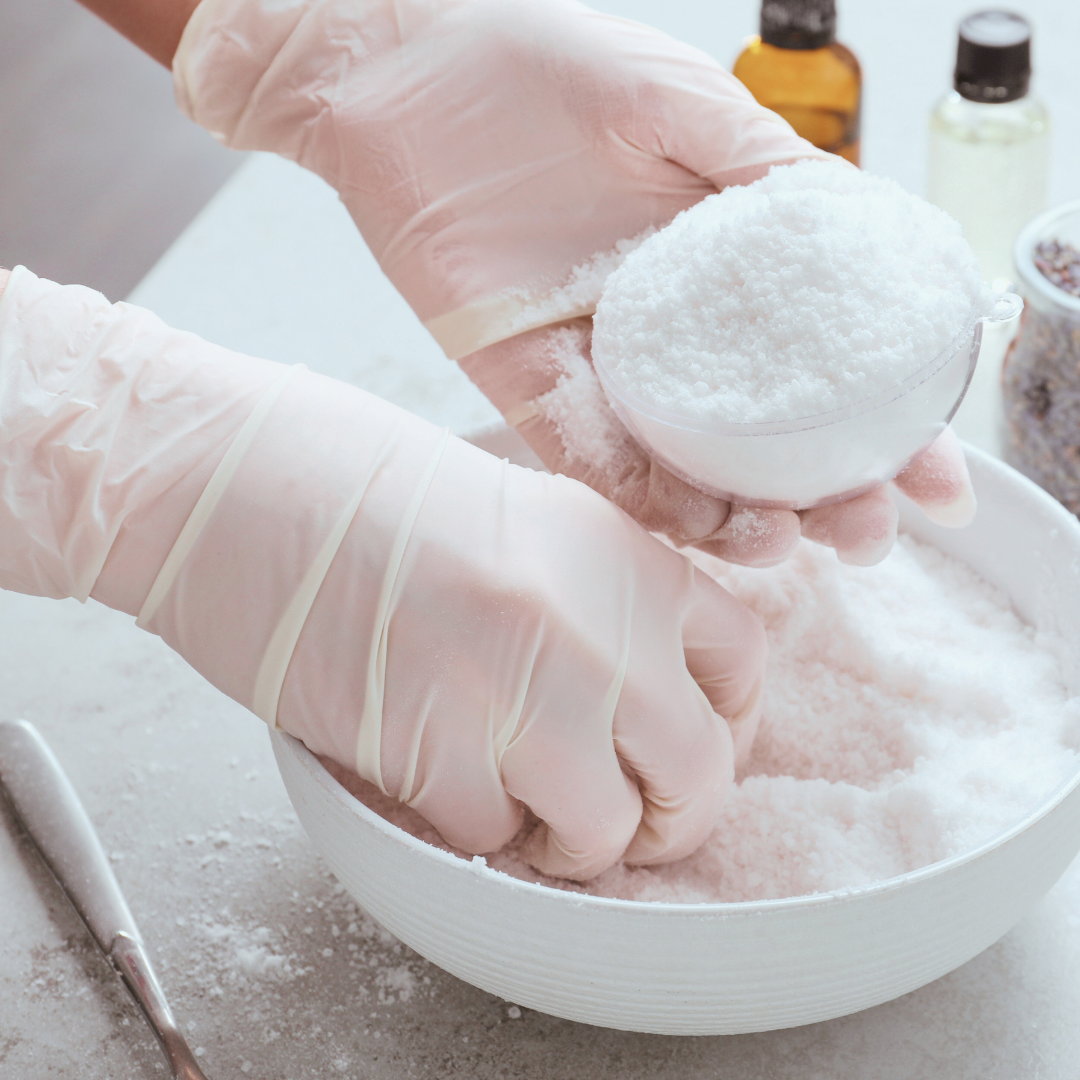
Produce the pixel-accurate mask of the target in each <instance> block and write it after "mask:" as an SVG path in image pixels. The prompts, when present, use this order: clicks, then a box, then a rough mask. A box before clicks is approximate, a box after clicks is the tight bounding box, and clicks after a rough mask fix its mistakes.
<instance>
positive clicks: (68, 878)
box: [0, 720, 207, 1080]
mask: <svg viewBox="0 0 1080 1080" xmlns="http://www.w3.org/2000/svg"><path fill="white" fill-rule="evenodd" d="M0 786H2V787H3V788H4V790H5V791H6V792H7V796H8V799H9V800H10V802H11V805H12V808H13V809H14V811H15V814H16V816H17V817H18V819H19V821H20V822H21V823H22V825H23V827H24V828H25V829H26V831H27V833H29V835H30V838H31V839H32V840H33V841H34V843H35V845H36V846H37V849H38V851H40V852H41V855H42V858H44V860H45V862H46V864H47V865H48V867H49V869H50V870H51V871H52V872H53V874H54V875H55V876H56V880H57V881H58V882H59V883H60V887H61V888H62V889H63V890H64V892H65V893H66V895H67V898H68V899H69V900H70V901H71V903H72V906H73V907H74V908H75V910H76V911H77V912H78V913H79V916H80V917H81V919H82V921H83V922H84V923H86V928H87V929H88V930H89V931H90V933H91V934H92V935H93V938H94V940H95V941H96V942H97V943H98V946H99V948H100V949H101V951H102V952H103V953H104V954H105V956H106V957H107V958H108V959H109V960H110V961H112V963H113V965H114V966H115V967H116V970H117V971H118V972H119V973H120V977H121V978H122V979H123V980H124V985H125V986H126V987H127V988H128V990H129V991H130V993H131V996H132V997H133V998H134V999H135V1000H136V1002H138V1004H139V1007H140V1008H141V1009H142V1011H143V1015H144V1016H145V1017H146V1020H147V1023H149V1025H150V1027H151V1028H153V1030H154V1034H155V1035H157V1037H158V1040H159V1041H160V1043H161V1048H162V1050H164V1051H165V1056H166V1057H167V1058H168V1059H169V1066H170V1068H171V1069H172V1072H173V1076H175V1077H177V1080H207V1078H206V1076H205V1074H204V1073H203V1071H202V1070H201V1069H200V1068H199V1066H198V1065H197V1064H196V1063H195V1057H194V1055H193V1054H192V1052H191V1050H190V1048H189V1047H188V1044H187V1043H186V1042H185V1041H184V1037H183V1036H182V1035H181V1034H180V1031H179V1029H178V1028H177V1026H176V1021H175V1020H174V1019H173V1014H172V1011H171V1010H170V1009H169V1005H168V1002H167V1001H166V1000H165V995H164V993H163V992H162V990H161V986H160V985H159V984H158V981H157V977H156V976H155V975H154V969H153V968H152V967H151V966H150V961H149V959H148V958H147V955H146V951H145V949H144V947H143V942H142V937H141V936H140V934H139V928H138V927H137V926H136V925H135V919H134V917H133V916H132V914H131V911H130V910H129V908H128V906H127V901H126V900H125V899H124V894H123V893H122V892H121V891H120V886H119V885H118V884H117V881H116V878H115V877H114V876H113V872H112V869H111V867H110V866H109V862H108V860H107V859H106V858H105V852H104V851H102V849H101V841H99V840H98V837H97V833H96V832H94V826H93V825H91V824H90V819H89V818H88V817H87V816H86V811H85V810H84V809H83V806H82V803H81V802H79V796H78V795H76V794H75V789H74V788H73V787H72V786H71V781H70V780H68V778H67V775H66V774H65V773H64V770H63V769H62V768H61V767H60V763H59V762H58V761H57V760H56V758H55V757H54V756H53V752H52V751H51V750H50V749H49V747H48V744H47V743H46V742H45V740H44V739H43V738H42V737H41V736H40V735H39V734H38V732H37V730H36V728H34V726H33V725H32V724H29V723H27V722H26V721H25V720H4V721H0Z"/></svg>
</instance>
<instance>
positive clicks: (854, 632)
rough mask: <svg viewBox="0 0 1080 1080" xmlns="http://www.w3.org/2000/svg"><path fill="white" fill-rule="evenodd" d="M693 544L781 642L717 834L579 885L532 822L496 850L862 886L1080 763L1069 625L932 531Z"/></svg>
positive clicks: (962, 840) (977, 832) (943, 853)
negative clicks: (769, 545)
mask: <svg viewBox="0 0 1080 1080" xmlns="http://www.w3.org/2000/svg"><path fill="white" fill-rule="evenodd" d="M692 558H694V560H695V562H697V563H698V565H700V566H701V567H702V568H703V569H705V570H706V571H707V572H708V573H710V574H712V575H713V576H714V577H715V578H717V580H719V581H720V582H721V584H723V585H724V586H726V587H727V588H728V589H730V590H731V591H732V592H733V593H735V595H737V596H739V597H740V598H741V599H742V600H743V601H744V602H745V603H747V604H748V605H749V606H750V607H751V608H753V610H754V611H756V612H757V614H758V615H759V616H760V618H761V619H762V621H763V622H764V624H765V627H766V629H767V631H768V635H769V640H770V647H771V654H770V661H769V663H770V667H769V677H768V685H767V690H766V702H765V711H764V716H763V720H762V724H761V729H760V732H759V735H758V738H757V742H756V744H755V747H754V751H753V753H752V756H751V759H750V762H749V764H748V766H747V767H746V769H745V770H744V774H743V775H741V776H740V777H738V778H737V781H738V782H737V784H736V786H735V788H734V789H733V791H732V793H731V796H730V797H729V799H728V800H727V802H726V804H725V805H724V807H723V809H722V812H721V814H720V817H719V820H718V821H717V824H716V828H715V830H714V831H713V833H712V835H711V836H710V837H709V839H708V840H707V841H706V843H705V844H704V845H703V846H702V847H701V848H700V849H699V850H698V851H697V852H696V853H695V854H693V855H691V856H690V857H689V858H686V859H683V860H682V861H680V862H678V863H674V864H671V865H669V866H662V867H653V868H635V867H630V866H623V865H617V866H615V867H613V868H612V869H610V870H608V871H606V872H605V873H603V874H601V875H600V876H599V877H598V878H596V879H595V880H593V881H590V882H586V883H584V884H581V883H571V882H566V881H559V880H555V879H551V878H544V877H542V876H541V875H539V874H538V873H537V872H536V871H535V870H533V869H532V867H530V866H529V865H528V864H526V863H525V861H524V860H523V859H522V857H521V855H520V849H521V845H522V844H523V842H524V839H525V836H526V835H527V832H528V828H529V826H528V825H527V826H526V828H525V829H523V830H522V832H521V833H520V834H519V836H518V837H517V838H515V840H514V841H513V842H512V843H511V844H509V845H508V846H507V847H506V848H504V849H503V850H502V851H499V852H497V853H495V854H493V855H490V856H488V857H487V860H486V861H487V864H488V865H489V866H491V867H493V868H494V869H496V870H500V871H503V872H505V873H507V874H511V875H513V876H515V877H519V878H523V879H525V880H528V881H538V882H542V883H544V884H546V885H550V886H552V887H554V888H558V889H565V890H570V891H575V892H586V893H591V894H593V895H597V896H611V897H620V898H624V899H632V900H651V901H671V902H682V903H700V902H709V901H712V902H715V901H738V900H755V899H768V898H776V897H783V896H797V895H805V894H809V893H814V892H826V891H830V890H833V889H843V888H852V887H857V886H861V885H865V884H868V883H870V882H873V881H878V880H882V879H885V878H889V877H893V876H895V875H897V874H901V873H904V872H906V871H909V870H914V869H916V868H918V867H920V866H925V865H927V864H929V863H933V862H936V861H938V860H940V859H944V858H947V857H948V856H950V855H954V854H958V853H961V852H963V851H967V850H971V849H972V848H974V847H976V846H977V845H979V844H980V843H983V842H984V841H986V840H989V839H991V838H992V837H993V836H994V835H996V834H997V833H999V832H1001V831H1002V830H1003V829H1005V828H1008V827H1009V826H1010V825H1012V824H1014V823H1016V822H1017V821H1019V820H1021V819H1022V818H1023V817H1024V815H1025V814H1027V813H1029V812H1030V811H1032V810H1034V809H1036V808H1037V807H1038V806H1039V805H1040V803H1041V802H1042V801H1043V800H1045V798H1046V797H1047V796H1048V795H1049V794H1050V793H1051V792H1052V791H1053V789H1054V788H1055V787H1057V786H1058V785H1059V784H1060V783H1061V782H1063V781H1064V780H1066V779H1067V778H1068V777H1069V776H1071V775H1072V774H1074V773H1075V772H1076V770H1077V768H1078V767H1080V754H1078V752H1077V751H1078V750H1080V698H1069V697H1068V695H1067V693H1066V690H1065V688H1064V684H1063V682H1062V673H1061V667H1060V664H1059V662H1058V659H1057V655H1058V654H1057V652H1056V650H1057V649H1058V647H1059V646H1058V642H1057V641H1056V639H1050V638H1048V637H1047V636H1045V635H1043V634H1040V633H1038V632H1036V631H1035V630H1033V629H1032V628H1030V627H1028V626H1026V625H1024V624H1023V623H1022V622H1021V621H1020V620H1019V619H1018V618H1017V616H1016V615H1014V614H1013V612H1012V610H1011V608H1010V606H1009V603H1008V600H1007V598H1006V597H1005V596H1004V595H1003V594H1002V593H1000V592H998V591H997V590H995V589H994V588H993V587H991V586H990V585H988V584H987V583H986V582H984V581H983V580H982V579H981V578H979V577H977V576H976V575H975V574H974V573H973V572H972V571H971V570H970V569H968V568H967V567H966V566H964V565H963V564H962V563H960V562H958V561H957V560H954V559H952V558H950V557H948V556H946V555H943V554H942V553H941V552H939V551H938V550H936V549H935V548H932V547H928V546H925V545H922V544H919V543H917V542H915V541H914V540H912V539H910V538H907V537H902V538H901V539H900V541H899V543H898V545H897V547H896V548H895V549H894V551H893V553H892V554H891V555H890V556H889V558H888V559H886V560H885V562H883V563H881V564H880V565H878V566H876V567H872V568H859V567H850V566H844V565H843V564H841V563H839V562H838V561H837V559H836V557H835V555H834V554H833V552H831V551H829V550H827V549H825V548H820V547H817V546H816V545H813V544H809V543H803V544H802V545H801V547H800V548H799V549H798V551H797V552H796V555H795V557H794V558H792V559H791V560H789V561H788V562H787V563H785V564H783V565H782V566H778V567H776V568H774V569H771V570H747V569H745V568H742V567H737V566H730V565H728V564H725V563H722V562H720V561H719V560H716V559H712V558H710V557H709V556H706V555H702V554H700V553H693V554H692ZM331 768H332V770H333V772H334V775H335V776H336V777H337V778H338V780H339V781H340V782H342V783H344V784H345V785H346V786H347V787H348V788H349V790H351V791H352V792H353V793H354V794H355V795H357V797H358V798H360V799H361V800H362V801H363V802H365V803H366V804H367V805H368V806H370V807H372V809H374V810H376V811H377V812H378V813H380V814H382V815H383V816H384V817H385V818H387V819H388V820H390V821H392V822H394V823H395V824H397V825H399V826H401V827H402V828H404V829H406V830H407V831H409V832H410V833H412V834H413V835H414V836H417V837H419V838H420V839H422V840H425V841H427V842H428V843H431V844H434V845H436V846H438V847H442V848H444V849H446V850H451V849H448V848H447V847H446V845H445V844H444V843H443V842H442V840H441V839H440V837H439V835H438V833H437V832H436V831H435V830H434V829H433V828H432V827H431V826H430V825H428V824H427V823H426V822H425V821H423V819H421V818H420V817H419V815H417V814H416V813H415V812H414V811H412V810H410V809H409V808H408V807H406V806H404V805H402V804H400V803H397V802H394V801H393V800H391V799H388V798H386V797H384V796H382V795H381V794H380V793H379V792H378V791H377V790H376V789H375V788H373V787H371V786H370V785H367V784H365V783H364V782H363V781H361V780H359V779H358V778H357V777H355V776H352V775H351V774H347V773H345V772H344V771H343V770H341V769H337V768H334V767H333V766H331ZM456 854H459V855H462V857H464V858H470V856H467V855H464V853H462V852H457V853H456Z"/></svg>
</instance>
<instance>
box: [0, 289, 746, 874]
mask: <svg viewBox="0 0 1080 1080" xmlns="http://www.w3.org/2000/svg"><path fill="white" fill-rule="evenodd" d="M0 585H2V586H3V587H5V588H11V589H17V590H19V591H23V592H32V593H37V594H40V595H47V596H75V597H77V598H79V599H81V600H85V599H86V597H87V596H88V595H93V596H94V597H95V598H97V599H99V600H101V601H103V602H104V603H107V604H109V605H110V606H113V607H118V608H120V609H122V610H126V611H129V612H132V613H135V612H139V622H140V625H142V626H144V627H146V628H147V629H149V630H151V631H152V632H154V633H157V634H160V635H161V636H162V637H163V638H164V639H165V640H166V641H167V642H168V643H169V644H170V645H172V646H173V647H174V648H175V649H176V650H177V651H178V652H179V653H180V654H181V655H182V656H184V657H185V658H186V659H187V660H188V661H189V662H190V663H191V664H192V666H194V667H195V668H196V670H198V671H200V672H201V673H202V674H203V675H204V676H205V677H206V678H208V679H209V680H210V681H211V682H212V683H213V684H214V685H215V686H217V687H218V688H219V689H221V690H223V691H224V692H225V693H227V694H228V695H229V696H231V697H233V698H234V699H235V700H237V701H239V702H241V703H242V704H243V705H245V706H247V707H248V708H250V709H251V710H252V711H253V712H255V713H256V714H257V715H259V716H261V717H262V718H263V719H264V720H265V721H266V722H267V723H268V724H270V725H280V726H281V727H282V728H283V729H284V730H286V731H288V732H290V733H292V734H294V735H296V736H297V737H299V738H301V739H302V740H303V741H304V742H305V743H306V744H307V746H308V747H309V748H311V749H312V750H314V751H315V752H317V753H320V754H325V755H327V756H329V757H331V758H332V759H334V760H335V761H337V762H339V763H340V764H342V765H344V766H345V767H346V768H349V769H353V770H355V771H356V772H357V773H359V775H360V776H362V777H364V778H365V779H366V780H369V781H371V782H372V783H374V784H375V785H377V786H378V787H379V788H380V789H381V790H383V791H384V792H386V793H388V794H390V795H392V796H394V797H397V798H399V799H402V800H403V801H406V802H408V803H409V805H411V806H413V807H414V808H415V809H417V810H418V811H419V812H420V813H421V814H422V815H423V816H424V817H425V818H427V819H428V820H429V821H430V822H431V823H432V824H433V825H435V827H436V828H438V829H439V831H440V832H441V833H442V835H443V836H444V837H445V838H446V839H447V840H448V841H449V842H450V843H452V844H455V845H457V846H459V847H461V848H464V849H465V850H468V851H472V852H490V851H493V850H495V849H497V848H499V847H500V846H502V845H503V844H504V843H506V842H507V841H508V840H509V839H510V838H511V837H513V836H514V834H515V833H516V832H517V831H518V829H519V827H520V825H521V823H522V820H523V807H524V806H527V807H529V808H531V809H532V811H534V813H535V814H536V815H537V816H538V817H539V818H540V820H541V822H542V823H543V824H542V825H541V826H540V827H539V828H538V830H537V831H536V832H535V833H534V834H533V836H532V838H531V841H530V845H529V848H528V852H529V853H530V858H531V859H532V861H533V862H534V863H535V865H536V866H537V867H538V868H539V869H541V870H543V871H544V872H546V873H552V874H557V875H563V876H567V877H575V878H585V877H589V876H592V875H594V874H596V873H598V872H599V871H601V870H603V869H604V868H606V867H607V866H609V865H611V864H612V863H613V862H614V861H615V860H617V859H618V858H619V857H620V856H625V857H626V858H627V859H629V860H631V861H634V862H639V863H652V862H662V861H667V860H671V859H676V858H679V857H680V856H682V855H685V854H688V853H689V852H690V851H692V850H693V849H694V848H695V847H696V846H697V845H698V844H699V843H700V842H701V841H702V840H703V839H704V838H705V837H706V835H707V834H708V832H709V831H710V829H711V827H712V825H713V823H714V820H715V814H716V810H717V807H718V804H719V802H720V800H722V798H723V797H724V793H725V791H726V790H727V788H728V787H729V785H730V784H731V782H732V776H733V757H734V755H735V753H736V752H738V753H740V754H745V753H746V752H747V751H748V749H749V743H750V741H751V740H752V738H753V733H754V727H755V725H756V723H757V717H758V711H759V705H760V693H761V680H762V676H763V666H764V656H765V645H764V633H763V631H762V629H761V626H760V624H759V623H758V622H757V620H756V619H755V617H754V616H753V615H752V614H751V613H750V612H749V611H748V610H747V609H746V608H745V607H744V606H743V605H742V604H740V603H739V602H738V601H736V600H735V599H734V598H733V597H731V596H730V595H729V594H728V593H726V592H725V591H724V590H723V589H721V588H720V587H719V586H718V585H716V584H715V582H713V581H712V580H711V579H709V578H707V577H705V576H704V575H702V574H701V573H700V572H699V571H697V570H695V569H694V568H693V567H692V566H691V564H690V563H689V561H688V560H686V559H685V558H683V557H682V556H681V555H679V554H677V553H676V552H674V551H672V550H670V549H669V548H667V547H665V546H664V545H662V544H660V543H659V542H658V541H657V540H655V539H654V538H653V537H651V536H649V535H648V534H647V533H646V532H645V531H644V530H642V529H641V528H640V527H639V526H638V525H636V524H635V523H634V522H633V521H632V520H631V519H630V518H629V517H627V516H626V515H625V514H624V513H622V512H621V511H620V510H618V509H617V508H616V507H614V506H613V505H612V504H611V503H609V502H607V501H606V500H604V499H602V498H601V497H600V496H598V495H597V494H596V493H594V492H592V491H590V490H589V489H588V488H586V487H585V486H584V485H581V484H578V483H577V482H575V481H573V480H570V479H567V478H566V477H560V476H549V475H546V474H542V473H534V472H531V471H529V470H526V469H520V468H517V467H515V466H511V465H508V464H506V463H505V462H502V461H498V460H497V459H495V458H493V457H491V456H490V455H488V454H485V453H484V452H483V451H480V450H478V449H476V448H475V447H472V446H470V445H468V444H467V443H464V442H462V441H461V440H458V439H455V438H453V437H452V436H451V435H450V434H449V433H448V432H446V431H440V430H438V429H436V428H434V427H432V426H431V425H430V424H428V423H426V422H425V421H423V420H420V419H418V418H417V417H414V416H412V415H411V414H409V413H406V412H404V411H402V410H400V409H397V408H396V407H394V406H391V405H389V404H388V403H386V402H383V401H381V400H379V399H378V398H375V397H373V396H371V395H370V394H367V393H365V392H363V391H361V390H358V389H356V388H353V387H350V386H346V385H344V384H341V383H338V382H336V381H334V380H331V379H327V378H324V377H322V376H318V375H314V374H311V373H309V372H307V371H305V370H302V369H292V368H285V367H283V366H282V365H278V364H271V363H268V362H265V361H260V360H254V359H252V358H249V357H243V356H237V355H236V354H233V353H230V352H228V351H226V350H224V349H220V348H217V347H214V346H211V345H207V344H206V343H205V342H202V341H200V340H199V339H198V338H196V337H194V336H193V335H190V334H183V333H179V332H176V331H172V330H170V329H169V328H167V327H166V326H164V325H163V324H162V323H161V322H160V320H158V319H157V318H156V317H154V316H153V315H151V314H150V313H149V312H146V311H143V310H141V309H138V308H134V307H130V306H128V305H125V304H116V305H110V304H109V303H108V302H107V301H106V300H105V299H104V298H103V297H102V296H100V294H97V293H94V292H91V291H90V290H88V289H83V288H79V287H61V286H58V285H55V284H53V283H51V282H47V281H43V280H41V279H38V278H36V277H35V276H34V275H33V274H31V273H30V272H29V271H27V270H25V269H24V268H19V269H18V270H16V271H15V274H14V275H13V277H12V279H11V281H10V283H9V285H8V287H7V289H6V291H5V292H4V293H3V295H2V297H0ZM714 710H715V711H714ZM718 714H719V715H718ZM723 718H726V719H727V722H726V723H725V720H724V719H723Z"/></svg>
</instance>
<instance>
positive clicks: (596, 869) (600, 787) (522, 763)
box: [502, 717, 641, 881]
mask: <svg viewBox="0 0 1080 1080" xmlns="http://www.w3.org/2000/svg"><path fill="white" fill-rule="evenodd" d="M588 723H589V720H588V718H587V717H582V718H580V722H579V724H578V723H576V724H575V725H574V727H573V728H568V727H566V725H565V724H562V723H559V722H558V721H554V722H553V721H552V718H546V719H541V718H537V721H535V722H534V723H532V724H529V725H527V726H526V728H525V729H524V730H523V731H522V732H521V733H520V735H519V736H518V737H517V738H515V739H514V741H513V742H512V743H511V744H510V745H509V746H508V747H507V750H506V753H505V754H504V755H503V760H502V777H503V783H504V784H505V786H506V790H507V791H509V792H511V793H512V794H513V795H514V796H515V797H516V798H518V799H520V800H521V801H522V802H523V803H525V804H526V805H527V806H528V807H529V808H530V809H531V810H532V811H533V813H535V814H536V816H537V817H538V818H540V820H541V822H542V824H541V825H540V826H539V827H538V828H537V829H536V830H535V832H534V833H533V834H532V836H531V837H530V838H529V841H528V844H527V845H526V848H525V852H524V854H525V857H526V858H527V859H528V861H529V862H530V863H531V864H532V865H533V866H535V867H536V869H537V870H539V871H540V872H541V873H544V874H550V875H552V876H553V877H563V878H570V879H572V880H578V881H584V880H586V879H588V878H592V877H595V876H596V875H597V874H599V873H601V872H602V871H603V870H606V869H607V868H608V867H609V866H612V865H613V864H614V863H615V862H617V861H618V859H619V857H620V856H621V855H622V853H623V852H624V851H625V850H626V845H627V844H628V843H629V842H630V840H631V838H632V837H633V835H634V832H635V830H636V829H637V826H638V822H639V821H640V820H641V794H640V792H639V791H638V788H637V784H635V782H634V780H633V779H632V778H631V777H629V776H627V775H626V773H625V772H623V769H622V766H621V765H620V764H619V759H618V757H617V756H616V754H615V748H614V746H613V745H612V742H611V733H610V730H603V729H602V728H600V727H596V728H595V729H594V730H592V731H589V730H587V729H585V728H583V727H581V725H588Z"/></svg>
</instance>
